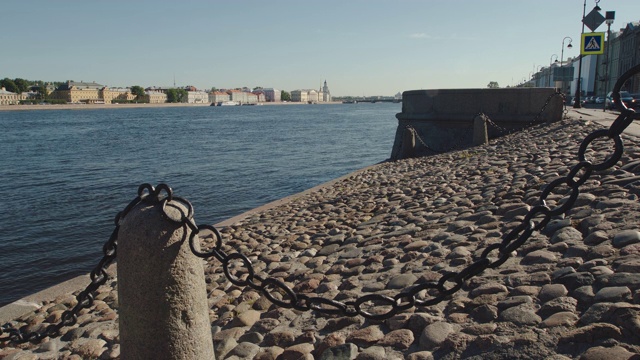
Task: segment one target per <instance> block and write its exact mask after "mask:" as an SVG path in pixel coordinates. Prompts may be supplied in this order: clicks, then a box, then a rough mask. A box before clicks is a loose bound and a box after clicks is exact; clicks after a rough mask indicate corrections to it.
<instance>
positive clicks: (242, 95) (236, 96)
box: [227, 89, 258, 105]
mask: <svg viewBox="0 0 640 360" xmlns="http://www.w3.org/2000/svg"><path fill="white" fill-rule="evenodd" d="M227 94H229V100H231V101H235V102H237V103H238V104H240V105H246V104H257V103H258V96H257V95H256V94H254V93H251V92H248V91H243V90H235V89H234V90H227Z"/></svg>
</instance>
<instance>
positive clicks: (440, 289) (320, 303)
mask: <svg viewBox="0 0 640 360" xmlns="http://www.w3.org/2000/svg"><path fill="white" fill-rule="evenodd" d="M636 73H640V65H637V66H635V67H633V68H631V69H630V70H629V71H627V72H626V73H625V74H623V75H622V76H621V77H620V78H619V79H618V82H617V83H616V85H615V86H614V88H613V100H614V102H615V104H616V105H617V106H618V108H619V109H620V112H621V113H620V115H619V116H618V118H617V119H616V120H615V121H614V122H613V124H612V125H611V126H610V128H609V129H602V130H596V131H594V132H593V133H591V134H589V135H588V136H587V137H586V138H585V139H584V140H583V142H582V143H581V145H580V148H579V150H578V163H577V164H576V165H575V166H573V168H571V170H569V172H568V174H567V175H566V176H565V177H560V178H558V179H556V180H553V181H552V182H551V183H549V184H548V185H547V186H546V187H544V189H543V190H542V192H541V194H540V199H539V203H538V204H536V205H535V206H533V207H532V208H531V209H530V210H529V211H528V213H527V214H526V215H525V216H524V219H523V220H522V222H521V223H520V225H518V226H516V227H515V228H514V229H512V230H511V231H510V232H508V233H507V234H505V235H504V236H503V238H502V241H501V242H499V243H495V244H492V245H489V246H488V247H486V248H485V249H484V250H483V252H482V253H481V255H480V256H479V258H478V259H477V260H475V261H474V262H473V263H471V264H470V265H468V266H467V267H465V268H464V269H462V270H461V271H460V272H458V273H456V272H446V273H445V274H443V275H442V277H440V279H439V280H438V281H428V282H424V283H416V284H414V285H413V286H410V287H408V288H406V289H405V290H403V291H401V292H399V293H397V294H396V295H395V296H393V297H390V296H386V295H382V294H368V295H364V296H362V297H360V298H358V299H356V300H350V301H345V302H341V301H337V300H333V299H328V298H322V297H319V296H309V295H307V294H302V293H296V292H295V291H294V290H293V289H291V288H290V287H289V286H287V285H286V284H285V283H284V282H282V281H280V280H278V279H276V278H268V277H267V278H265V277H263V276H260V275H257V274H256V273H255V270H254V269H253V265H252V263H251V260H249V258H247V257H246V256H245V255H243V254H241V253H232V254H226V253H225V252H224V251H223V250H222V236H221V235H220V232H219V231H218V230H217V229H216V228H215V227H214V226H212V225H196V223H195V221H194V220H193V206H192V205H191V203H190V202H189V201H187V200H185V199H183V198H180V197H177V196H174V195H173V192H172V190H171V188H170V187H169V186H167V185H166V184H160V185H158V186H157V187H156V188H154V187H153V186H151V185H150V184H142V185H140V187H139V188H138V196H137V197H136V198H135V199H134V200H133V201H131V202H130V203H129V205H127V207H126V208H125V209H124V210H123V211H121V212H119V213H118V214H117V215H116V217H115V225H116V227H115V229H114V231H113V233H112V234H111V237H110V238H109V240H108V241H107V242H106V243H105V245H104V247H103V252H104V256H103V258H102V260H100V262H99V263H98V265H97V266H96V267H95V268H94V270H93V271H92V272H91V274H90V277H91V283H90V284H89V285H88V286H87V287H86V289H84V290H83V291H81V292H80V293H79V294H78V295H77V296H76V299H77V305H76V306H75V307H74V308H73V309H71V310H67V311H65V312H64V313H63V314H62V318H61V321H60V322H59V323H57V324H52V325H49V326H48V327H47V328H45V330H44V331H43V332H40V333H38V332H29V331H27V330H26V326H23V327H21V328H18V329H16V328H14V327H12V326H11V325H10V324H5V325H3V326H2V327H0V340H7V339H9V340H10V341H12V342H15V343H24V342H27V341H39V340H41V339H43V338H45V337H47V336H56V335H59V334H60V329H61V328H62V327H64V326H70V325H73V324H75V323H76V321H77V315H78V313H79V312H80V310H82V309H84V308H88V307H90V306H91V305H92V304H93V292H94V291H95V290H97V288H98V287H99V286H101V285H103V284H104V283H105V282H106V280H107V277H108V276H107V273H106V269H107V267H108V266H109V264H111V262H112V261H113V260H114V259H115V257H116V249H117V237H118V231H119V228H120V223H121V221H122V219H124V217H125V216H126V215H127V214H128V213H129V211H130V210H131V209H132V208H133V207H134V206H136V205H137V204H138V203H139V202H141V201H145V199H147V197H149V196H153V197H155V201H160V202H161V203H162V210H163V211H162V213H163V216H164V217H165V218H166V219H168V220H170V221H173V222H175V223H178V224H182V225H184V226H186V227H188V228H189V229H191V235H190V237H189V247H190V249H191V251H192V252H193V254H194V255H196V256H198V257H200V258H205V259H206V258H210V257H215V258H216V259H217V260H218V261H220V262H221V263H222V268H223V271H224V274H225V276H226V278H227V279H228V280H229V281H230V282H231V283H233V284H234V285H237V286H248V287H250V288H252V289H254V290H256V291H259V292H260V293H262V294H263V295H264V296H265V297H266V298H267V299H269V300H270V301H271V302H272V303H274V304H275V305H278V306H281V307H284V308H293V309H295V310H299V311H309V310H313V311H316V312H318V313H321V314H327V315H341V316H358V315H360V316H363V317H365V318H368V319H373V320H384V319H388V318H390V317H392V316H393V315H395V314H397V313H399V312H401V311H405V310H408V309H411V308H413V307H415V306H432V305H436V304H438V303H440V302H442V301H443V300H445V299H447V298H448V297H449V296H451V295H453V294H454V293H455V292H457V291H458V290H460V289H461V288H462V286H463V285H464V284H465V282H466V281H467V280H469V279H471V278H472V277H474V276H476V275H478V274H480V273H482V272H483V271H484V270H486V269H494V268H497V267H499V266H500V265H502V264H504V263H505V262H506V261H507V260H508V259H509V258H510V257H511V256H513V252H514V251H516V250H517V249H518V248H519V247H520V246H521V245H522V244H524V243H525V242H526V241H527V240H528V239H529V237H530V236H531V234H533V232H534V231H540V230H542V229H544V227H545V226H546V225H547V224H548V223H549V221H550V220H551V218H552V217H553V216H557V215H561V214H564V213H566V212H567V211H569V210H570V209H571V208H572V207H573V205H574V204H575V201H576V199H577V198H578V195H579V193H580V190H579V187H580V186H581V185H583V184H584V183H585V182H586V181H587V180H588V179H589V177H590V176H591V173H592V172H593V171H602V170H605V169H609V168H611V167H613V166H614V165H615V164H616V163H617V162H618V161H619V160H620V158H621V157H622V154H623V151H624V148H623V144H622V139H621V138H620V135H621V134H622V133H623V132H624V130H625V129H626V128H627V127H628V126H629V125H630V124H631V123H632V122H633V120H639V119H640V113H636V112H635V111H634V110H633V109H628V108H627V107H626V105H625V104H624V103H622V101H621V100H620V95H619V91H620V88H621V87H622V85H623V83H624V82H625V81H626V80H627V79H629V78H630V77H631V76H633V75H634V74H636ZM548 102H549V99H548V100H547V103H548ZM545 106H546V104H545ZM600 138H607V139H609V140H611V141H612V142H613V148H614V151H613V153H612V154H611V155H609V156H608V157H606V158H605V160H603V161H602V162H600V163H595V164H594V163H592V162H591V161H589V160H588V159H587V158H586V152H587V151H588V150H589V146H590V145H591V143H592V142H594V141H595V140H597V139H600ZM564 185H566V186H568V187H569V188H570V190H571V193H570V194H569V196H568V200H567V201H565V202H564V203H559V204H558V205H557V206H556V207H553V208H551V207H549V206H548V205H547V203H546V200H547V198H548V197H549V195H551V194H552V193H553V192H554V190H556V189H557V188H558V187H560V186H564ZM163 192H164V193H165V195H164V197H163V196H162V193H163ZM174 200H175V201H178V202H181V203H183V204H184V205H185V206H186V207H187V209H188V211H187V213H186V214H184V212H180V214H181V216H180V218H175V217H171V216H170V215H169V214H167V212H166V206H172V205H171V204H170V202H171V201H174ZM203 231H210V232H212V233H213V234H214V236H215V246H214V247H213V248H212V249H211V250H209V251H208V252H202V251H200V250H199V249H200V246H199V244H197V243H196V239H197V238H198V236H197V235H198V234H200V233H201V232H203ZM494 252H495V256H491V254H492V253H494ZM238 261H239V262H241V263H242V265H243V266H244V268H245V272H244V274H241V275H237V273H232V269H231V266H232V265H233V264H234V263H235V262H238Z"/></svg>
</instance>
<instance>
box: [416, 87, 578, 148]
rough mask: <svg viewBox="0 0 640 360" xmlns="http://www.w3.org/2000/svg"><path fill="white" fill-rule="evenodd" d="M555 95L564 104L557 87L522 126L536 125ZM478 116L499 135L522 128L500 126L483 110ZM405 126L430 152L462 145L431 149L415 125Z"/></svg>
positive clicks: (562, 95) (456, 146)
mask: <svg viewBox="0 0 640 360" xmlns="http://www.w3.org/2000/svg"><path fill="white" fill-rule="evenodd" d="M556 96H559V97H560V98H562V101H563V104H564V100H565V97H564V94H563V93H562V92H560V91H559V90H558V89H556V91H555V92H553V93H552V94H550V95H549V96H548V97H547V99H546V100H545V102H544V104H543V105H542V107H541V108H540V111H539V112H538V114H537V115H536V116H534V118H533V119H532V120H531V121H530V122H529V123H527V124H526V125H524V126H523V127H522V128H528V127H531V126H534V125H537V124H538V123H539V120H540V117H541V116H542V114H544V111H545V110H546V109H547V106H548V105H549V103H550V102H551V100H552V99H553V98H554V97H556ZM564 108H565V109H564V111H563V112H564V113H565V114H566V113H567V109H566V104H565V105H564ZM478 116H483V117H484V119H485V122H486V123H487V124H488V125H490V126H492V127H493V128H494V129H496V130H498V132H499V133H500V135H507V134H511V133H513V132H515V131H520V130H521V129H522V128H514V129H507V128H504V127H502V126H500V125H498V124H496V123H495V122H494V121H493V120H491V118H489V116H488V115H486V114H485V113H483V112H479V113H477V114H476V115H474V117H473V119H475V118H476V117H478ZM405 128H406V129H407V130H408V131H411V132H412V133H413V135H414V136H415V138H416V139H418V142H420V144H422V146H424V147H425V149H427V150H429V151H432V152H434V153H436V154H442V153H445V152H449V151H452V150H455V149H460V148H461V147H462V146H461V144H462V141H460V142H459V143H458V144H457V145H454V146H451V147H449V148H448V149H445V150H436V149H433V148H432V147H431V146H429V145H427V143H426V141H424V139H422V137H421V136H420V133H419V132H418V130H417V129H416V128H415V127H413V125H411V124H408V125H406V126H405Z"/></svg>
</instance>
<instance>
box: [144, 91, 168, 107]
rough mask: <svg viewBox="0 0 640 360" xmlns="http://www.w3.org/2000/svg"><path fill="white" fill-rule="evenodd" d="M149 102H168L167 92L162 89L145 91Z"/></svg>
mask: <svg viewBox="0 0 640 360" xmlns="http://www.w3.org/2000/svg"><path fill="white" fill-rule="evenodd" d="M144 96H145V97H146V98H147V100H148V101H149V104H164V103H166V102H167V94H165V93H163V92H160V91H150V90H148V91H145V95H144Z"/></svg>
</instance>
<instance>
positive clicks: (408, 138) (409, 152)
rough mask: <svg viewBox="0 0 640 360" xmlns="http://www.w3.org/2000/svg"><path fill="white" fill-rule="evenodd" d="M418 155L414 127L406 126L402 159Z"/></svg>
mask: <svg viewBox="0 0 640 360" xmlns="http://www.w3.org/2000/svg"><path fill="white" fill-rule="evenodd" d="M415 155H416V134H415V132H414V130H413V129H409V128H405V129H404V132H403V133H402V150H401V152H400V159H408V158H412V157H414V156H415Z"/></svg>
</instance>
